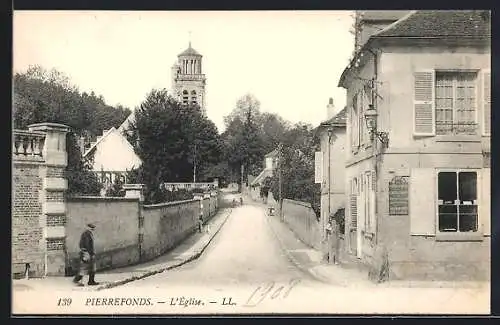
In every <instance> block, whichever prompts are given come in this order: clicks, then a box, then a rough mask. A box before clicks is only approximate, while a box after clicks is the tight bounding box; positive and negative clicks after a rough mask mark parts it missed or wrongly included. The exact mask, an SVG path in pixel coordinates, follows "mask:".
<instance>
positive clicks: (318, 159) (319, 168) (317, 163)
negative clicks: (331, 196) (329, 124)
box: [314, 148, 329, 184]
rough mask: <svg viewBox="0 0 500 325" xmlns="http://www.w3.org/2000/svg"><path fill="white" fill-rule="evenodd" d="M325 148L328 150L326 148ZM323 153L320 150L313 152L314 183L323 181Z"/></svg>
mask: <svg viewBox="0 0 500 325" xmlns="http://www.w3.org/2000/svg"><path fill="white" fill-rule="evenodd" d="M326 150H329V149H328V148H327V149H326ZM323 154H324V152H322V151H316V152H315V153H314V167H315V168H314V183H316V184H321V183H323Z"/></svg>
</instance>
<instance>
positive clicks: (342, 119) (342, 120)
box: [321, 107, 347, 125]
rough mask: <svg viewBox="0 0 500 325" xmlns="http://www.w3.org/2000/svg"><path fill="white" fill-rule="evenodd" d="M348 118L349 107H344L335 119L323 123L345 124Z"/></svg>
mask: <svg viewBox="0 0 500 325" xmlns="http://www.w3.org/2000/svg"><path fill="white" fill-rule="evenodd" d="M346 118H347V107H344V108H343V109H342V110H341V111H340V112H338V113H337V114H336V115H335V116H334V117H332V118H331V119H329V120H327V121H325V122H323V123H321V124H324V125H330V124H345V123H346Z"/></svg>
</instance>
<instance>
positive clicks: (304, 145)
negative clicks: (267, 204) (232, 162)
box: [270, 123, 321, 218]
mask: <svg viewBox="0 0 500 325" xmlns="http://www.w3.org/2000/svg"><path fill="white" fill-rule="evenodd" d="M282 143H283V148H282V153H281V159H280V164H281V168H280V170H281V177H282V192H281V193H282V198H284V199H292V200H298V201H303V202H309V203H311V206H312V207H313V209H314V211H315V212H316V216H317V217H318V218H319V212H320V202H321V201H320V200H321V188H320V186H319V184H315V183H314V152H315V151H316V150H317V148H318V145H319V143H318V139H317V138H316V137H315V136H314V129H313V128H312V126H311V125H307V124H303V123H297V124H296V125H295V126H294V127H293V128H291V129H290V130H288V131H287V132H286V133H285V140H284V141H283V142H282ZM270 187H271V191H272V192H273V196H274V197H275V198H276V199H278V198H279V179H278V173H274V175H273V177H272V180H271V186H270Z"/></svg>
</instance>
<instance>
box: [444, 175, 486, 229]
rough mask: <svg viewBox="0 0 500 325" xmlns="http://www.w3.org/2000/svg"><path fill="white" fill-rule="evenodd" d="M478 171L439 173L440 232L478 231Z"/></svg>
mask: <svg viewBox="0 0 500 325" xmlns="http://www.w3.org/2000/svg"><path fill="white" fill-rule="evenodd" d="M477 202H478V201H477V173H476V172H475V171H451V172H448V171H447V172H439V173H438V229H439V231H440V232H477V231H478V206H477Z"/></svg>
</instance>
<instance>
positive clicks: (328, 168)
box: [316, 100, 347, 239]
mask: <svg viewBox="0 0 500 325" xmlns="http://www.w3.org/2000/svg"><path fill="white" fill-rule="evenodd" d="M331 106H332V100H330V104H329V105H328V106H327V108H328V112H329V114H328V116H329V119H328V120H326V121H324V122H322V123H321V124H320V125H319V127H318V129H317V135H318V137H319V139H320V148H321V159H319V160H320V161H319V162H316V163H320V164H321V167H320V168H321V171H322V172H321V173H320V174H321V177H320V178H321V179H320V180H318V181H321V230H322V231H321V233H322V236H325V234H326V232H325V228H326V224H327V223H328V219H329V217H330V215H331V214H334V213H335V212H337V211H338V210H339V209H342V208H345V201H346V198H345V160H346V152H345V151H346V150H345V144H346V138H345V133H346V110H347V109H346V108H344V109H342V110H341V111H340V112H337V114H332V108H331ZM324 238H325V237H323V239H324Z"/></svg>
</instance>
